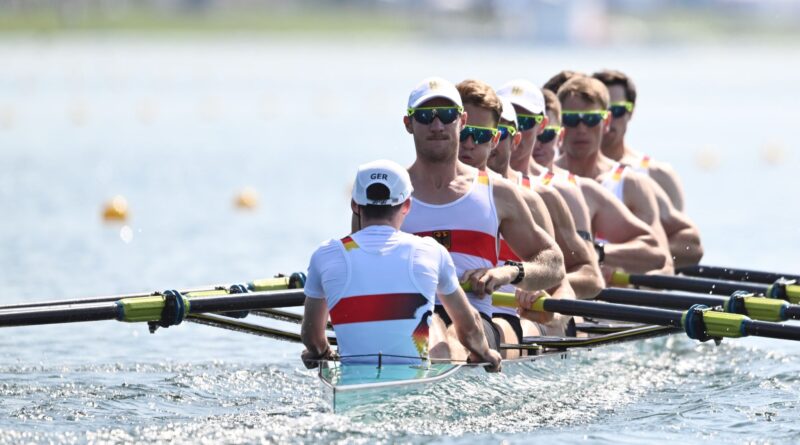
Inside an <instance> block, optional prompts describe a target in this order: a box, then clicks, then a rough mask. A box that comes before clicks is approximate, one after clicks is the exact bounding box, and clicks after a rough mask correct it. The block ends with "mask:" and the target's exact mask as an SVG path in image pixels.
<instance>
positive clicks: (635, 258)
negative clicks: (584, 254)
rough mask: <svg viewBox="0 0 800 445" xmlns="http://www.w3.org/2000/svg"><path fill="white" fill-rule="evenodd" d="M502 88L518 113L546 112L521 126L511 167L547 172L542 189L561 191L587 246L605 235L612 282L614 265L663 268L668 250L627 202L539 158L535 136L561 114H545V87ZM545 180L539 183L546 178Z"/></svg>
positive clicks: (521, 83) (603, 257)
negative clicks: (597, 235) (598, 235)
mask: <svg viewBox="0 0 800 445" xmlns="http://www.w3.org/2000/svg"><path fill="white" fill-rule="evenodd" d="M500 91H501V93H507V94H506V95H505V97H507V98H508V99H509V100H510V101H511V103H512V104H513V106H514V109H515V111H516V112H517V116H520V114H522V116H523V117H527V116H534V118H535V116H537V115H539V114H541V115H542V116H541V119H539V120H540V123H539V124H533V125H531V123H530V122H529V123H528V125H525V126H520V130H521V131H520V133H522V137H521V139H520V142H519V145H518V146H517V148H515V149H514V151H513V152H512V153H514V155H512V156H511V158H510V168H511V169H513V170H516V171H518V172H522V174H524V175H528V176H529V177H531V178H541V179H544V178H546V177H549V180H548V185H547V186H544V187H543V188H544V189H546V190H555V191H556V192H557V193H558V194H561V196H562V197H563V198H564V201H566V203H567V206H568V207H569V210H570V212H571V214H572V216H573V220H574V222H575V227H576V229H577V230H578V232H579V233H581V234H582V237H583V238H584V240H585V243H586V244H587V245H589V244H592V243H593V238H592V235H591V234H592V233H603V234H604V239H606V240H607V241H608V244H606V245H604V246H602V247H600V248H599V250H598V255H597V256H598V261H601V262H603V265H604V268H603V270H604V273H603V275H604V277H605V278H606V282H609V280H610V277H611V272H612V271H613V269H617V268H620V269H623V270H626V271H629V270H637V273H646V272H649V271H652V270H659V269H660V268H661V267H663V265H664V262H665V261H666V256H667V255H666V252H665V251H661V250H660V249H659V248H658V244H657V242H656V239H655V236H654V234H653V232H652V230H651V229H650V228H649V227H647V225H646V224H644V223H643V222H641V221H639V220H638V219H637V218H636V217H635V216H634V215H633V214H632V213H631V212H630V211H628V209H626V208H625V206H624V205H622V204H621V203H619V202H616V200H615V198H614V197H613V196H612V195H611V193H610V192H608V191H607V190H605V189H603V187H602V186H600V185H599V184H597V183H595V182H594V181H582V180H580V178H575V177H573V176H571V175H569V172H566V171H564V170H562V169H559V168H556V167H555V166H554V165H553V164H552V157H551V158H550V164H548V165H546V166H544V165H538V164H537V163H536V162H535V160H534V159H533V152H534V150H535V144H536V143H537V140H538V139H539V137H540V136H544V135H547V134H549V133H551V132H553V131H554V130H555V129H554V128H553V127H552V126H551V122H552V123H553V124H554V125H556V126H559V125H560V122H561V121H560V116H552V114H551V113H547V115H548V116H549V119H547V120H546V118H545V116H544V115H545V111H546V110H545V107H546V104H545V100H544V98H543V96H542V92H541V90H540V89H539V88H538V87H536V86H535V85H533V84H532V83H531V82H528V81H525V80H516V81H512V82H509V83H508V84H506V86H504V87H503V88H501V90H500ZM501 97H503V96H501ZM530 120H534V119H529V121H530ZM520 124H521V122H520ZM553 139H556V138H553ZM549 173H557V174H555V175H550V174H549ZM541 179H540V181H539V183H540V184H542V183H543V182H544V181H542V180H541ZM532 182H534V183H535V182H536V181H532ZM542 185H543V184H542ZM536 190H537V191H538V190H540V189H536ZM551 213H554V212H551ZM577 296H578V297H579V298H592V297H594V295H590V296H588V297H586V296H583V295H582V294H580V293H579V294H577Z"/></svg>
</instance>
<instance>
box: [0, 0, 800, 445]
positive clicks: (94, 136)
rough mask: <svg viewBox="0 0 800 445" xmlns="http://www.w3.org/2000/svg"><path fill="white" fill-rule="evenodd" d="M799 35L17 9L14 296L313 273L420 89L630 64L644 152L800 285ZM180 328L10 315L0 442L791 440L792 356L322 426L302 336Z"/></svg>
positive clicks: (10, 258) (3, 112)
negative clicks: (489, 404) (356, 178)
mask: <svg viewBox="0 0 800 445" xmlns="http://www.w3.org/2000/svg"><path fill="white" fill-rule="evenodd" d="M798 36H800V2H796V1H788V0H786V1H779V0H759V1H744V0H739V1H734V0H728V1H723V0H691V1H690V0H682V1H665V0H628V1H622V0H613V1H612V0H607V1H603V0H571V1H570V0H562V1H559V0H549V1H544V0H505V1H499V0H498V1H471V0H450V1H446V0H430V1H424V0H409V1H400V0H396V1H365V0H362V1H355V0H354V1H345V0H339V1H288V0H287V1H277V0H273V1H268V0H262V1H256V0H229V1H221V0H62V1H54V0H0V216H2V217H0V289H2V292H0V303H2V304H9V303H12V302H21V301H27V300H53V299H60V298H76V297H83V296H95V295H109V294H119V293H128V292H140V291H143V292H151V291H157V290H164V289H181V288H186V287H194V286H201V285H205V284H213V283H242V282H247V281H250V280H253V279H257V278H262V277H267V276H271V275H273V274H275V273H278V272H284V273H290V272H294V271H302V270H305V268H306V266H307V263H308V258H309V256H310V255H311V253H312V252H313V250H314V249H315V248H316V246H317V245H319V243H321V242H322V241H323V240H325V239H328V238H332V237H335V238H340V237H342V236H344V235H346V234H347V233H348V231H349V221H350V210H349V205H348V204H349V192H350V184H351V181H352V178H353V175H354V173H355V171H356V167H357V166H358V165H359V164H360V163H363V162H367V161H371V160H374V159H377V158H388V159H392V160H395V161H397V162H400V163H402V164H410V163H411V162H412V161H413V159H414V149H413V144H412V140H411V137H410V136H409V135H408V134H407V133H406V131H405V129H404V127H403V125H402V117H403V115H404V113H405V109H406V101H407V96H408V93H409V91H410V90H411V88H413V87H414V85H416V84H417V83H418V82H419V81H420V80H421V79H423V78H426V77H429V76H432V75H438V76H442V77H445V78H448V79H450V80H451V81H453V82H459V81H461V80H463V79H466V78H477V79H482V80H484V81H487V82H489V83H490V84H492V85H495V86H499V85H501V84H503V83H505V82H506V81H508V80H510V79H515V78H527V79H529V80H531V81H533V82H534V83H536V84H540V85H541V84H543V83H544V82H545V81H546V80H547V79H548V78H550V77H551V76H552V75H554V74H555V73H557V72H559V71H561V70H563V69H571V70H577V71H582V72H586V73H592V72H594V71H597V70H600V69H604V68H612V69H618V70H621V71H623V72H625V73H627V74H628V75H629V76H631V77H632V78H633V80H634V81H635V83H636V85H637V88H638V101H637V106H636V111H635V115H634V117H633V120H632V121H631V123H630V125H629V127H628V142H629V143H630V144H631V145H632V146H633V147H634V148H636V149H638V150H640V151H643V152H645V153H647V154H649V155H650V156H651V157H653V158H655V159H658V160H662V161H667V162H669V163H671V164H672V165H673V167H674V168H675V169H676V170H677V171H678V172H679V174H680V176H681V178H682V181H683V185H684V188H685V194H686V210H687V212H688V214H689V216H690V217H691V218H692V219H693V220H694V221H695V222H696V223H697V225H698V226H699V227H700V231H701V234H702V238H703V243H704V245H705V251H706V257H705V258H704V260H703V262H704V263H705V264H709V265H728V266H738V267H744V268H753V269H763V270H772V271H783V272H789V273H800V256H798V246H800V209H799V208H798V206H797V202H798V198H797V193H798V190H800V177H798V174H797V172H798V167H799V165H798V160H799V159H800V157H799V156H798V153H797V145H798V143H797V129H798V128H800V127H799V126H798V122H797V118H798V117H799V116H800V114H799V113H798V107H799V104H800V91H799V90H800V39H798ZM187 324H188V323H184V324H182V325H181V326H178V327H173V328H170V329H169V330H166V331H165V330H159V331H158V333H157V335H149V334H148V333H147V329H146V327H145V326H144V325H143V324H125V323H117V322H114V321H109V322H97V323H82V324H71V325H69V324H68V325H53V326H41V327H25V328H5V329H4V330H3V331H2V333H3V335H0V362H2V366H0V381H2V384H0V443H20V442H43V443H44V442H47V443H54V442H67V443H73V442H78V443H81V442H86V441H89V442H98V441H100V442H137V443H138V442H142V441H150V442H152V441H154V440H157V441H161V442H166V441H170V442H172V441H175V440H178V441H179V442H180V440H179V438H183V441H186V442H188V443H197V442H213V443H225V442H227V443H241V442H242V441H245V442H255V441H259V440H260V441H264V442H274V441H277V442H280V441H281V440H280V439H277V437H280V438H285V439H286V440H283V442H300V441H309V442H311V441H313V442H314V443H317V442H319V441H320V440H331V438H338V440H342V439H343V440H344V441H346V442H352V441H354V440H355V441H358V440H361V441H367V442H370V441H372V442H374V441H378V440H382V441H388V442H397V441H400V442H405V441H416V442H424V443H429V441H430V440H431V439H432V438H431V436H430V435H431V434H439V433H441V432H442V431H444V432H446V433H447V434H453V435H455V436H458V435H460V434H462V432H463V431H465V429H464V428H467V429H466V431H478V432H479V433H481V434H482V433H486V435H484V436H477V437H479V439H477V440H476V436H475V435H474V434H472V435H470V434H467V435H465V436H463V437H461V438H460V439H458V438H456V439H452V438H451V439H448V438H444V439H440V440H445V441H448V443H455V442H459V440H460V442H461V443H473V442H479V441H487V440H493V441H496V440H499V439H503V438H507V437H509V436H507V435H505V436H504V435H502V434H501V435H497V434H496V433H495V431H520V432H521V433H520V434H519V435H517V436H510V439H511V440H512V441H518V442H523V441H525V442H528V441H530V436H529V434H528V432H529V430H530V429H532V428H536V429H538V428H540V427H542V426H544V427H545V428H549V427H553V428H554V429H551V430H550V433H549V434H550V437H552V436H553V435H556V436H558V437H560V438H562V439H563V438H564V437H565V436H566V437H568V441H572V442H577V441H581V440H582V441H585V440H587V438H590V440H591V438H594V440H598V439H597V438H598V437H601V438H605V437H607V438H608V439H609V440H608V441H609V442H610V441H616V442H619V441H620V435H623V436H624V435H625V434H626V433H625V431H627V437H631V438H634V439H633V440H630V442H632V443H641V442H645V441H649V442H652V441H654V440H656V441H657V440H662V441H663V440H665V439H664V438H665V437H667V438H672V437H676V436H680V439H683V441H684V442H686V441H689V442H696V441H697V440H698V437H702V438H707V437H708V438H713V439H717V440H718V441H719V440H720V438H724V439H728V438H729V439H730V440H728V441H730V442H732V441H737V442H742V441H755V440H756V439H757V440H759V441H763V440H764V437H769V438H771V439H774V438H777V440H780V438H781V437H786V438H787V441H792V440H795V439H796V437H797V428H796V425H797V422H796V418H797V416H796V413H797V410H796V401H797V399H798V398H797V390H796V374H797V373H796V372H795V371H794V368H793V366H795V365H794V364H793V362H792V361H791V360H790V359H788V358H786V356H783V355H780V350H781V349H780V348H785V350H784V351H785V352H787V353H788V354H791V355H792V356H796V355H797V354H796V353H795V351H794V350H792V349H791V348H790V347H789V346H786V344H779V343H775V342H761V343H758V342H756V341H750V342H748V341H745V342H726V343H723V346H722V347H720V348H713V346H711V345H709V344H708V343H706V344H703V345H701V346H697V345H695V343H690V342H689V341H688V340H686V341H685V343H681V342H677V343H676V344H677V346H676V347H675V348H676V349H674V351H675V352H670V351H671V350H672V349H671V347H667V348H666V349H664V350H663V351H662V349H663V348H661V349H659V348H650V347H648V348H650V349H653V350H654V352H653V354H649V353H644V355H641V357H640V354H638V353H635V354H629V355H626V357H630V358H626V359H620V358H619V357H616V358H615V356H613V355H612V356H611V358H610V359H603V358H602V357H601V358H600V359H599V362H601V363H603V366H598V367H594V368H596V369H597V371H595V369H592V370H582V371H581V372H580V375H590V376H592V378H590V379H586V382H589V383H592V384H593V386H592V388H591V396H590V397H586V398H585V400H583V401H582V403H580V404H572V403H567V404H564V403H563V401H564V400H568V399H567V397H565V396H564V393H565V392H566V393H569V394H570V395H574V394H576V393H577V394H583V393H586V394H589V393H588V392H586V391H588V390H581V389H580V387H578V389H577V390H576V386H575V385H573V384H567V383H569V381H564V382H562V383H564V384H563V385H561V387H562V388H563V390H561V391H559V390H555V391H554V393H553V395H554V397H555V398H554V399H553V401H554V403H548V400H547V399H545V400H544V401H541V400H539V399H538V397H539V396H540V395H542V394H543V393H544V392H547V391H544V390H540V389H537V387H531V386H530V385H529V384H530V383H531V382H529V381H526V382H525V383H524V384H523V385H522V386H521V387H522V388H523V389H522V390H523V391H529V392H532V393H533V394H535V395H536V396H535V397H536V398H534V399H528V401H529V402H530V403H533V404H535V407H532V406H528V405H522V407H523V408H522V409H520V408H519V407H518V406H517V405H510V406H512V409H510V411H503V409H499V410H498V412H497V413H495V414H493V415H490V416H488V417H480V416H479V418H478V419H479V421H475V418H473V417H469V418H465V419H462V418H460V417H452V416H451V415H450V413H449V412H447V413H446V414H443V415H442V416H441V417H442V419H441V422H439V423H434V424H429V423H428V422H427V420H426V422H422V423H420V424H419V426H417V427H416V428H415V427H414V426H413V422H414V421H413V419H412V421H411V423H407V422H406V423H403V422H400V423H398V422H397V419H394V418H392V417H391V416H389V417H387V422H384V423H377V424H376V425H375V426H373V427H365V426H363V425H360V424H358V423H357V422H356V423H349V421H347V420H346V419H343V418H338V417H335V416H334V417H330V416H328V417H325V416H320V413H319V411H320V409H321V408H319V405H320V403H321V402H320V397H319V394H318V393H317V392H315V391H316V390H315V389H314V388H316V386H315V379H314V377H313V375H312V373H310V372H306V371H305V370H302V371H301V370H299V368H300V367H301V366H300V362H299V360H297V358H298V356H299V354H300V351H301V349H302V348H301V347H300V346H299V345H296V344H289V343H281V342H277V341H271V340H264V339H259V340H255V341H253V340H252V339H251V338H248V337H246V336H243V335H242V334H238V333H233V332H228V331H221V330H217V329H211V328H208V327H205V326H199V325H192V324H188V325H187ZM289 329H295V330H297V327H296V326H290V327H289ZM692 348H695V349H694V350H693V351H695V352H689V351H690V350H692ZM737 348H742V349H741V350H745V349H747V348H755V349H758V348H762V349H766V350H769V351H770V352H769V354H738V353H737V352H736V351H738V350H739V349H737ZM655 349H658V352H656V351H655ZM747 350H748V351H749V350H750V349H747ZM662 353H663V354H665V355H658V354H662ZM612 354H616V353H614V352H612ZM687 354H688V355H689V356H690V358H692V357H694V359H697V360H694V359H692V360H689V359H687V360H684V357H686V355H687ZM656 355H657V356H656ZM762 355H763V357H762ZM751 356H752V357H754V358H752V359H751V358H750V357H751ZM654 357H656V358H655V359H654ZM714 357H716V358H714ZM679 359H680V360H679ZM581 363H592V362H585V361H581ZM614 364H616V366H614ZM586 366H592V365H591V364H590V365H586ZM673 367H676V368H677V369H678V371H677V374H669V373H668V374H667V375H668V377H657V376H661V375H662V372H663V371H664V370H667V369H671V368H673ZM581 369H583V368H581ZM717 370H718V371H717ZM587 372H588V374H587ZM595 372H601V373H604V374H603V375H605V377H603V375H601V376H600V377H599V378H598V377H597V374H595ZM675 375H678V377H675ZM695 375H697V377H695ZM669 376H672V377H669ZM715 376H716V377H715ZM731 376H734V381H736V382H737V384H736V387H737V388H738V390H740V391H739V394H738V396H737V397H735V398H731V392H730V391H731V390H732V389H731V388H733V387H732V386H731V383H730V382H731V381H732V380H731ZM664 378H666V379H667V380H668V383H667V384H664V385H663V386H662V382H663V381H664V380H663V379H664ZM670 379H672V380H670ZM715 379H716V380H715ZM526 380H527V379H526ZM597 382H600V383H599V384H598V383H597ZM669 382H672V383H669ZM662 387H663V389H661V390H657V389H656V388H662ZM531 388H534V389H531ZM676 388H677V389H676ZM778 388H784V389H783V390H781V391H783V392H780V391H779V389H778ZM458 390H461V388H459V389H458ZM517 390H519V388H518V389H515V390H513V391H517ZM502 391H505V390H500V392H498V394H504V393H503V392H502ZM508 391H512V390H508ZM548 391H549V390H548ZM652 391H655V392H652ZM509 393H510V392H509ZM559 394H560V395H559ZM640 396H641V397H643V398H642V399H641V401H638V400H639V399H638V397H640ZM559 397H560V398H559ZM579 397H580V396H579ZM781 397H783V398H782V399H781ZM504 399H505V397H504ZM512 399H513V398H508V400H509V401H511V400H512ZM781 400H783V402H781ZM504 406H506V407H507V406H508V405H504ZM626 407H627V408H626ZM443 409H445V411H446V410H447V408H446V407H443ZM476 409H478V410H480V412H481V413H483V412H484V411H485V406H479V407H478V408H476ZM564 409H566V410H567V411H566V412H564V411H563V410H564ZM576 409H577V410H580V415H577V416H576V415H574V413H576V412H577V411H574V410H576ZM542 410H544V411H542ZM553 410H555V411H553ZM616 410H620V411H616ZM445 411H443V412H445ZM508 412H513V413H516V415H515V416H508ZM615 412H617V413H619V423H616V422H614V421H612V422H610V423H607V421H606V420H603V419H606V418H607V416H608V415H612V416H613V413H615ZM231 413H232V414H231ZM542 413H544V414H542ZM609 413H611V414H609ZM229 415H232V417H228V416H229ZM520 416H521V417H520ZM480 419H482V420H480ZM564 419H567V420H564ZM587 419H588V420H587ZM593 419H601V420H599V421H595V420H593ZM631 419H633V420H631ZM482 422H484V423H482ZM564 422H567V423H566V424H569V425H574V422H577V424H578V425H579V427H577V428H573V427H569V428H564V427H563V425H565V423H564ZM585 422H588V424H587V423H585ZM431 425H433V426H431ZM481 425H486V426H481ZM580 425H585V426H582V427H581V426H580ZM407 430H408V431H411V432H410V433H408V432H407ZM415 431H416V433H415ZM420 431H421V432H420ZM709 431H710V432H709ZM490 432H491V433H490ZM720 432H721V433H720ZM408 434H411V435H410V436H409V435H408ZM414 434H420V436H414ZM539 434H540V436H539V437H540V438H541V437H542V436H541V434H547V431H539ZM670 434H671V436H670ZM718 434H722V435H718ZM398 438H399V439H398ZM435 438H436V437H433V439H435ZM481 439H483V440H481ZM724 439H723V440H724ZM599 440H602V439H599ZM622 440H624V439H622ZM673 442H674V441H673Z"/></svg>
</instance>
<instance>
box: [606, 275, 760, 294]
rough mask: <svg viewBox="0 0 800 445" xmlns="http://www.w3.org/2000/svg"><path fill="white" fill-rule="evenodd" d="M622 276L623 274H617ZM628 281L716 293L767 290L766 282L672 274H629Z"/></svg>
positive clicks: (688, 290)
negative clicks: (730, 280) (746, 281)
mask: <svg viewBox="0 0 800 445" xmlns="http://www.w3.org/2000/svg"><path fill="white" fill-rule="evenodd" d="M617 276H621V274H617ZM627 281H628V283H619V284H633V285H634V286H647V287H652V288H656V289H674V290H682V291H687V292H699V293H705V294H714V295H730V294H732V293H734V292H736V291H739V290H741V291H745V292H751V293H754V294H763V293H764V292H766V291H767V286H766V285H764V284H755V283H744V282H729V281H720V280H714V279H707V278H695V277H677V276H671V275H640V274H630V275H628V280H627Z"/></svg>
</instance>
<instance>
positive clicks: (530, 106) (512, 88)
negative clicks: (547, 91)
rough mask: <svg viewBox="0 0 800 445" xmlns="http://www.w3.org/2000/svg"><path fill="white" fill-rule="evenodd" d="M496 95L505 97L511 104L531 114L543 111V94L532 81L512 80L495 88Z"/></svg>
mask: <svg viewBox="0 0 800 445" xmlns="http://www.w3.org/2000/svg"><path fill="white" fill-rule="evenodd" d="M497 95H498V96H504V97H507V98H508V99H509V100H510V101H511V103H512V104H514V105H517V106H520V107H522V108H524V109H526V110H528V111H530V112H531V113H533V114H540V113H544V94H542V90H540V89H539V87H537V86H536V85H534V84H533V83H532V82H529V81H527V80H525V79H516V80H512V81H510V82H508V83H506V84H505V85H503V86H502V87H500V89H499V90H497Z"/></svg>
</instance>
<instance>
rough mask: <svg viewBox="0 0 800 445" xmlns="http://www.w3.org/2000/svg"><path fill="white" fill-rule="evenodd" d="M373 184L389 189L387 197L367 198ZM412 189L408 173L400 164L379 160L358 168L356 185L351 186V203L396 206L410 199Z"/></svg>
mask: <svg viewBox="0 0 800 445" xmlns="http://www.w3.org/2000/svg"><path fill="white" fill-rule="evenodd" d="M373 184H383V185H385V186H386V188H387V189H389V194H388V196H380V197H375V196H372V197H370V196H368V195H367V189H368V188H369V186H371V185H373ZM413 191H414V187H412V186H411V177H410V176H408V171H406V169H405V168H403V167H402V166H401V165H400V164H398V163H396V162H392V161H387V160H385V159H381V160H378V161H373V162H369V163H366V164H362V165H360V166H358V173H356V183H355V184H354V185H353V201H355V203H356V204H358V205H362V206H364V205H378V206H382V205H388V206H393V205H398V204H402V203H403V202H405V201H406V200H407V199H408V198H409V197H411V192H413Z"/></svg>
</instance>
